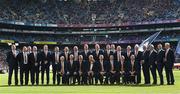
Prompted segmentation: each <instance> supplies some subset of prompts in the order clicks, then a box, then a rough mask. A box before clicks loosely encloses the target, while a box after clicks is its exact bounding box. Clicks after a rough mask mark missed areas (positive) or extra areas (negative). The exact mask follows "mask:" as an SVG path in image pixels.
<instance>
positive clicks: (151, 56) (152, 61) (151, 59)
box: [149, 51, 157, 65]
mask: <svg viewBox="0 0 180 94" xmlns="http://www.w3.org/2000/svg"><path fill="white" fill-rule="evenodd" d="M156 60H157V52H156V51H153V52H152V53H151V54H150V53H149V64H151V65H153V64H155V62H156Z"/></svg>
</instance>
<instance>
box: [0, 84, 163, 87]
mask: <svg viewBox="0 0 180 94" xmlns="http://www.w3.org/2000/svg"><path fill="white" fill-rule="evenodd" d="M50 86H53V87H60V86H63V87H74V86H76V87H81V86H84V87H89V86H97V87H98V86H99V87H106V86H116V87H120V86H121V87H158V86H166V85H151V84H150V85H145V84H139V85H132V84H128V85H123V84H120V85H53V84H50V85H23V86H22V85H11V86H9V85H0V87H50Z"/></svg>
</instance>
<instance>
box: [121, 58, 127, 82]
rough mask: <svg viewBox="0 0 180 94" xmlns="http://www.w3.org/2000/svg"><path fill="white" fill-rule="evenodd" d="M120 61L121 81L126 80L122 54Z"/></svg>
mask: <svg viewBox="0 0 180 94" xmlns="http://www.w3.org/2000/svg"><path fill="white" fill-rule="evenodd" d="M119 63H120V77H121V78H122V83H125V82H126V78H125V77H126V73H125V72H126V67H125V57H124V56H123V55H122V56H121V61H120V62H119Z"/></svg>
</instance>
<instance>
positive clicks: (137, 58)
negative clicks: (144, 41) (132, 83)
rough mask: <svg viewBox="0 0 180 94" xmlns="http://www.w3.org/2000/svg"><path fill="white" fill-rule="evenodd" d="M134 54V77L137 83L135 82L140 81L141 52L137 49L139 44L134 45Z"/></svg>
mask: <svg viewBox="0 0 180 94" xmlns="http://www.w3.org/2000/svg"><path fill="white" fill-rule="evenodd" d="M133 54H134V56H135V63H136V64H135V66H136V68H137V70H136V75H137V76H136V77H137V83H136V84H139V83H141V60H142V52H140V51H139V45H138V44H136V45H135V46H134V53H133Z"/></svg>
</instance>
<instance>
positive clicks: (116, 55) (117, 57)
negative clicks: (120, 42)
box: [114, 46, 123, 62]
mask: <svg viewBox="0 0 180 94" xmlns="http://www.w3.org/2000/svg"><path fill="white" fill-rule="evenodd" d="M122 55H123V53H122V51H121V46H117V48H116V51H115V53H114V60H115V61H116V62H120V61H121V56H122Z"/></svg>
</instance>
